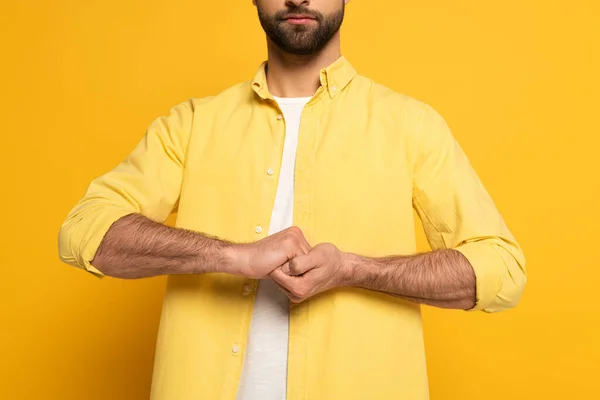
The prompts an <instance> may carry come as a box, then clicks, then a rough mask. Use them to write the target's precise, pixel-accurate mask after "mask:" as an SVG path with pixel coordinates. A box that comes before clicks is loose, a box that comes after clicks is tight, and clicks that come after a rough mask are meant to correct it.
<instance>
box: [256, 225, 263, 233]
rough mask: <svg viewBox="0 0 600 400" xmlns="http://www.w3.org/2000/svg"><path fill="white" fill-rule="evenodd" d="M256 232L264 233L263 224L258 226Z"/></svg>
mask: <svg viewBox="0 0 600 400" xmlns="http://www.w3.org/2000/svg"><path fill="white" fill-rule="evenodd" d="M254 232H256V233H262V226H260V225H259V226H257V227H256V229H255V230H254Z"/></svg>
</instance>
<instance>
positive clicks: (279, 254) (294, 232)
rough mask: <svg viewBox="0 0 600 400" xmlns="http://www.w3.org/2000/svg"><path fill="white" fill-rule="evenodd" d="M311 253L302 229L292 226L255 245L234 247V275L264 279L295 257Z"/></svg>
mask: <svg viewBox="0 0 600 400" xmlns="http://www.w3.org/2000/svg"><path fill="white" fill-rule="evenodd" d="M309 251H310V246H309V244H308V242H307V241H306V238H305V237H304V234H303V233H302V231H301V230H300V228H298V227H296V226H292V227H290V228H287V229H284V230H283V231H281V232H278V233H275V234H273V235H270V236H267V237H266V238H264V239H261V240H259V241H258V242H254V243H242V244H236V245H234V254H235V256H234V259H235V260H236V261H235V262H234V266H233V271H231V273H232V274H234V275H242V276H245V277H248V278H252V279H263V278H266V277H268V275H269V274H270V273H271V272H272V271H273V270H275V269H277V268H280V267H281V266H282V265H284V264H285V263H287V262H288V261H289V260H291V259H293V258H294V257H298V256H302V255H305V254H307V253H308V252H309Z"/></svg>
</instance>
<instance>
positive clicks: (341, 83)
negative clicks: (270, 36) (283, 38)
mask: <svg viewBox="0 0 600 400" xmlns="http://www.w3.org/2000/svg"><path fill="white" fill-rule="evenodd" d="M266 66H267V62H266V61H263V63H262V64H261V65H260V67H259V68H258V71H257V72H256V75H255V76H254V79H253V80H252V89H253V90H254V91H255V92H256V93H257V94H258V95H259V96H260V97H261V98H263V99H271V100H272V99H273V96H272V95H271V93H270V92H269V88H268V87H267V74H266V69H265V67H266ZM355 75H356V70H355V69H354V68H353V67H352V65H351V64H350V62H348V60H347V59H346V58H345V57H344V56H340V58H338V59H337V60H336V61H334V62H333V63H332V64H331V65H329V66H328V67H327V68H324V69H322V70H321V71H320V76H319V79H320V81H321V86H323V87H324V88H327V93H329V96H330V97H331V98H333V97H335V96H336V95H337V94H338V93H340V92H341V91H342V90H343V89H344V88H345V87H346V86H347V85H348V84H349V83H350V81H352V78H354V76H355Z"/></svg>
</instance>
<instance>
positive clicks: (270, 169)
mask: <svg viewBox="0 0 600 400" xmlns="http://www.w3.org/2000/svg"><path fill="white" fill-rule="evenodd" d="M274 173H275V172H274V171H273V168H269V169H268V170H267V174H268V175H273V174H274Z"/></svg>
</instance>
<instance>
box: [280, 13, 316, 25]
mask: <svg viewBox="0 0 600 400" xmlns="http://www.w3.org/2000/svg"><path fill="white" fill-rule="evenodd" d="M284 20H285V21H287V22H289V23H290V24H294V25H302V24H310V23H311V22H313V21H315V18H314V17H312V16H310V15H306V14H291V15H288V16H286V17H285V18H284Z"/></svg>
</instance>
